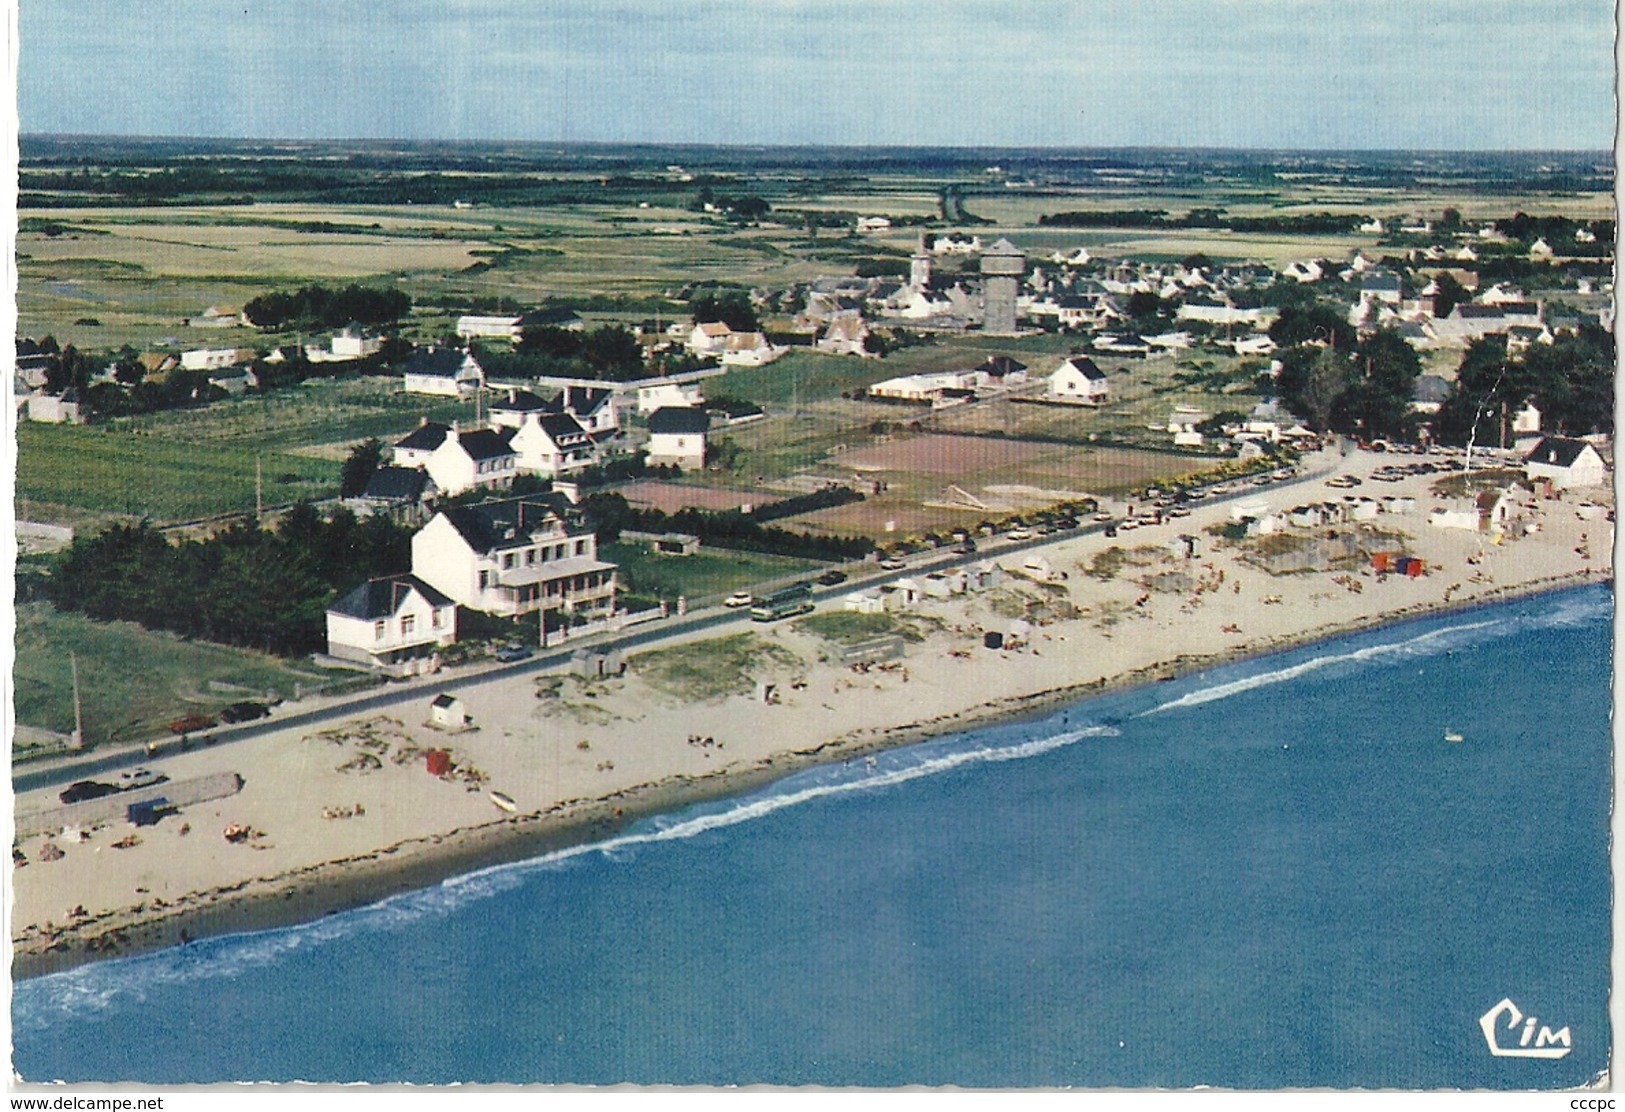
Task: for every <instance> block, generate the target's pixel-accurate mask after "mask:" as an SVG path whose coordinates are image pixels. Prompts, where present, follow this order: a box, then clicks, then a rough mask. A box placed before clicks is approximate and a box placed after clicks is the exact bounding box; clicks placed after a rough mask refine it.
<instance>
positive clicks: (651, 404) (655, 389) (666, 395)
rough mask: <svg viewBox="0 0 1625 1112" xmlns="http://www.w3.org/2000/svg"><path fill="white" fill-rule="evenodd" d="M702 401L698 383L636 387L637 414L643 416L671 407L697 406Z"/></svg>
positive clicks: (673, 383)
mask: <svg viewBox="0 0 1625 1112" xmlns="http://www.w3.org/2000/svg"><path fill="white" fill-rule="evenodd" d="M704 400H705V399H704V398H702V397H701V396H700V384H699V383H698V382H671V381H665V382H655V383H651V384H650V385H648V386H639V387H638V412H639V413H641V414H645V415H647V414H651V413H653V412H655V410H657V409H669V408H671V407H673V406H682V407H691V406H697V405H699V404H700V403H701V402H703V401H704Z"/></svg>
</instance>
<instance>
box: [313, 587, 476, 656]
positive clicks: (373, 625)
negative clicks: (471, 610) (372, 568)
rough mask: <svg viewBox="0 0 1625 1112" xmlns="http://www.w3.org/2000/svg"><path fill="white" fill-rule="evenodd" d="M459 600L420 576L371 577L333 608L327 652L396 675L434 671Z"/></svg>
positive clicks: (451, 637) (449, 638) (453, 627)
mask: <svg viewBox="0 0 1625 1112" xmlns="http://www.w3.org/2000/svg"><path fill="white" fill-rule="evenodd" d="M455 640H457V604H456V603H455V602H453V601H452V600H451V599H450V598H447V597H446V596H445V595H444V594H442V593H441V592H439V591H437V590H435V589H434V588H433V587H431V586H429V584H427V583H425V582H424V581H423V580H421V579H419V578H418V577H417V576H415V575H392V576H387V577H385V578H382V579H370V580H368V581H367V582H365V583H363V584H361V586H359V587H357V588H356V589H355V590H353V591H351V592H350V593H349V594H347V595H345V596H344V597H343V598H341V599H339V600H338V601H337V602H335V603H334V604H333V605H332V606H330V607H328V608H327V655H329V656H334V657H337V658H338V659H340V660H350V661H354V662H356V663H358V664H365V665H367V666H368V667H370V668H373V669H375V670H377V671H379V672H383V673H384V674H386V675H390V676H396V677H400V676H413V675H419V674H422V673H424V672H431V671H434V669H435V667H436V665H437V663H438V659H437V658H438V655H439V651H440V650H441V649H443V648H445V647H446V646H447V645H450V644H451V643H452V642H453V641H455Z"/></svg>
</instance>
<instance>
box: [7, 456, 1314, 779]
mask: <svg viewBox="0 0 1625 1112" xmlns="http://www.w3.org/2000/svg"><path fill="white" fill-rule="evenodd" d="M1338 469H1339V468H1334V467H1332V466H1326V465H1322V466H1319V467H1316V468H1314V469H1313V470H1304V471H1302V472H1300V473H1299V474H1296V475H1294V476H1293V477H1292V478H1288V479H1279V480H1273V481H1272V482H1271V483H1269V484H1268V485H1267V486H1254V485H1252V484H1251V483H1245V482H1243V481H1240V480H1237V481H1236V482H1238V483H1242V485H1239V487H1238V489H1236V490H1234V491H1231V492H1230V493H1227V494H1222V495H1214V496H1211V497H1208V498H1205V499H1203V500H1202V502H1201V503H1200V504H1201V505H1202V506H1211V505H1215V504H1219V503H1222V502H1226V501H1230V500H1233V499H1237V498H1245V497H1249V496H1253V495H1258V494H1262V493H1264V492H1266V491H1277V490H1280V489H1282V488H1284V487H1289V486H1296V485H1298V484H1302V483H1308V482H1312V481H1314V480H1317V479H1321V478H1325V477H1327V476H1329V475H1330V474H1332V472H1333V471H1334V470H1338ZM1221 485H1222V484H1221ZM1107 524H1108V523H1104V522H1090V523H1089V524H1087V525H1083V526H1081V527H1079V528H1077V529H1070V530H1066V531H1063V532H1059V533H1051V534H1049V535H1043V536H1039V535H1035V536H1033V537H1032V538H1030V539H1028V540H1021V541H1012V540H1009V539H1008V538H1005V537H994V538H990V539H988V540H985V541H979V542H978V549H977V551H976V553H975V554H973V555H969V556H966V555H963V554H960V553H957V552H954V551H953V550H952V549H951V548H944V549H936V550H933V551H931V552H929V553H922V554H917V555H915V556H912V557H910V558H908V559H907V560H905V561H904V567H903V568H902V569H900V570H896V571H880V572H877V573H875V574H869V575H861V574H860V575H855V576H853V577H852V578H851V579H849V580H848V581H846V582H844V583H841V584H839V585H838V586H833V587H823V588H815V589H814V591H813V599H814V601H815V602H823V601H827V600H829V599H834V598H839V597H840V596H842V595H846V594H850V593H851V592H853V591H858V590H863V589H866V588H869V587H877V586H881V585H883V584H886V583H890V582H892V581H894V580H897V579H901V578H904V577H907V576H918V575H926V574H929V573H931V572H934V571H945V570H947V569H949V568H953V567H961V566H963V565H966V564H970V563H976V562H979V561H982V560H987V559H990V558H994V557H1007V556H1011V555H1015V554H1018V553H1022V552H1026V551H1028V550H1031V549H1038V548H1046V547H1049V546H1051V545H1056V544H1060V543H1063V542H1065V541H1068V540H1072V539H1076V538H1077V537H1080V536H1089V535H1092V534H1097V533H1101V532H1103V531H1104V530H1105V529H1106V528H1107ZM1165 524H1172V523H1169V522H1165ZM749 620H750V619H749V615H748V614H747V613H746V612H744V611H743V610H723V609H708V610H703V611H697V612H695V613H691V614H686V615H684V616H682V617H680V618H668V619H666V620H664V621H660V622H651V623H649V624H648V625H647V626H643V627H638V628H635V629H632V630H629V631H627V632H625V633H621V634H618V635H608V634H598V635H595V636H593V637H588V638H583V639H581V640H580V641H575V642H570V643H568V644H566V645H565V646H563V647H560V648H556V649H551V650H547V651H544V652H542V653H541V654H540V655H538V656H535V657H532V658H531V659H529V660H524V661H519V662H517V663H514V664H495V665H485V666H480V667H477V668H471V669H469V670H467V671H465V672H462V673H461V674H457V675H451V674H446V673H442V674H440V675H438V676H433V677H427V678H424V679H419V680H413V681H410V682H408V683H402V684H392V685H390V686H388V687H386V688H385V689H384V690H382V691H376V692H371V693H368V694H365V695H360V696H356V697H354V698H349V699H342V700H335V701H333V702H328V703H323V704H321V705H318V706H312V707H310V708H308V709H304V710H296V711H293V712H292V713H289V714H279V715H274V716H273V717H271V718H267V719H263V720H261V721H258V722H250V723H245V724H243V725H239V726H230V727H225V728H223V729H219V730H213V731H210V732H209V738H210V740H209V742H208V744H209V745H211V746H212V747H214V748H219V747H221V746H224V745H231V744H234V743H235V742H239V741H246V740H248V739H250V738H256V737H263V736H265V735H267V734H272V733H276V732H278V731H281V730H288V729H293V728H297V727H311V726H319V725H322V724H325V723H328V722H331V721H334V720H336V719H340V718H350V717H354V716H355V715H358V714H368V713H372V712H375V711H382V710H388V709H391V708H395V707H399V706H402V705H404V704H407V703H415V702H418V701H420V700H423V699H426V698H428V697H430V696H431V695H434V694H439V693H440V692H442V691H460V690H464V689H466V688H471V687H475V686H478V685H481V684H485V683H490V682H492V681H494V680H501V679H510V678H515V677H519V676H524V675H528V674H531V673H538V672H543V671H547V670H549V669H552V668H557V667H560V666H562V665H564V664H567V663H568V662H569V660H570V657H571V654H573V653H574V652H575V650H576V649H578V648H617V649H621V650H622V651H626V650H629V649H634V648H640V647H643V646H647V645H653V644H656V643H659V642H662V641H668V640H672V639H674V638H677V637H682V636H689V635H693V634H695V633H700V632H704V631H707V630H712V629H717V628H720V627H723V626H729V625H745V624H748V623H749ZM156 744H157V746H158V749H157V753H156V754H155V755H149V754H148V753H147V751H146V749H145V747H144V746H142V745H132V746H124V747H120V748H119V749H117V750H103V751H98V752H92V753H89V754H86V755H85V756H82V757H77V758H74V757H62V758H55V759H52V760H49V761H40V762H30V763H29V764H28V765H25V766H24V767H23V769H21V770H18V771H16V772H14V773H13V775H12V788H13V790H14V791H17V792H25V791H30V790H33V789H36V788H45V787H51V786H55V785H66V784H70V783H72V782H73V781H75V780H84V779H89V778H92V777H95V776H100V775H105V774H107V773H110V772H117V771H119V770H122V769H127V768H134V767H137V766H139V765H142V764H145V763H146V762H148V761H150V760H156V759H162V758H163V757H165V756H169V755H172V754H175V753H179V752H182V751H183V750H182V748H181V743H180V741H179V740H178V739H173V738H165V739H162V740H160V741H158V742H157V743H156ZM203 744H204V743H203V742H202V741H200V740H198V739H194V740H192V741H191V742H190V743H189V748H198V747H199V746H201V745H203Z"/></svg>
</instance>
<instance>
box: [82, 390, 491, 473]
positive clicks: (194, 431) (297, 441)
mask: <svg viewBox="0 0 1625 1112" xmlns="http://www.w3.org/2000/svg"><path fill="white" fill-rule="evenodd" d="M424 417H427V418H428V419H429V420H431V421H442V422H446V423H450V422H451V421H457V420H460V421H463V422H465V423H471V422H472V421H473V419H474V403H473V402H472V401H459V400H458V399H456V398H437V397H432V396H429V395H424V394H407V393H404V392H403V391H402V390H401V380H400V379H399V378H398V377H395V376H393V375H391V376H382V375H377V376H371V377H367V378H351V379H311V380H309V381H307V382H305V383H302V384H301V385H299V386H290V387H287V388H285V389H281V390H276V391H273V392H270V393H264V394H245V395H243V396H242V397H238V398H226V399H223V400H221V401H218V402H214V403H212V404H210V405H206V406H200V407H199V408H197V409H180V410H167V411H165V412H161V413H149V414H142V415H141V416H138V417H119V418H115V419H114V420H112V421H110V422H108V425H107V427H108V428H110V429H112V430H113V431H114V432H115V433H128V434H130V435H132V436H137V437H142V436H163V437H166V438H169V439H173V440H176V441H183V442H185V443H188V444H198V445H208V446H217V447H231V448H239V449H245V450H249V451H256V452H294V453H297V454H299V455H310V456H317V457H321V458H329V459H340V460H342V459H343V458H344V456H345V455H346V454H347V452H348V448H349V446H350V445H352V444H354V443H356V442H358V441H361V440H365V439H366V438H368V437H373V436H375V437H378V438H379V439H382V440H385V441H386V442H387V441H389V440H394V439H398V438H400V437H402V436H404V435H406V433H408V432H410V431H411V430H412V429H413V428H414V427H415V426H416V425H417V423H418V421H419V420H420V419H421V418H424Z"/></svg>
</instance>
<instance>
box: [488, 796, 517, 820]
mask: <svg viewBox="0 0 1625 1112" xmlns="http://www.w3.org/2000/svg"><path fill="white" fill-rule="evenodd" d="M490 799H491V802H492V803H495V804H496V805H497V806H498V807H500V808H502V809H503V810H504V811H507V812H508V813H509V814H510V815H511V814H513V813H514V812H516V811H518V810H519V807H518V805H517V804H515V803H514V801H513V797H512V796H511V795H508V794H507V793H506V792H492V793H491V795H490Z"/></svg>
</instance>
